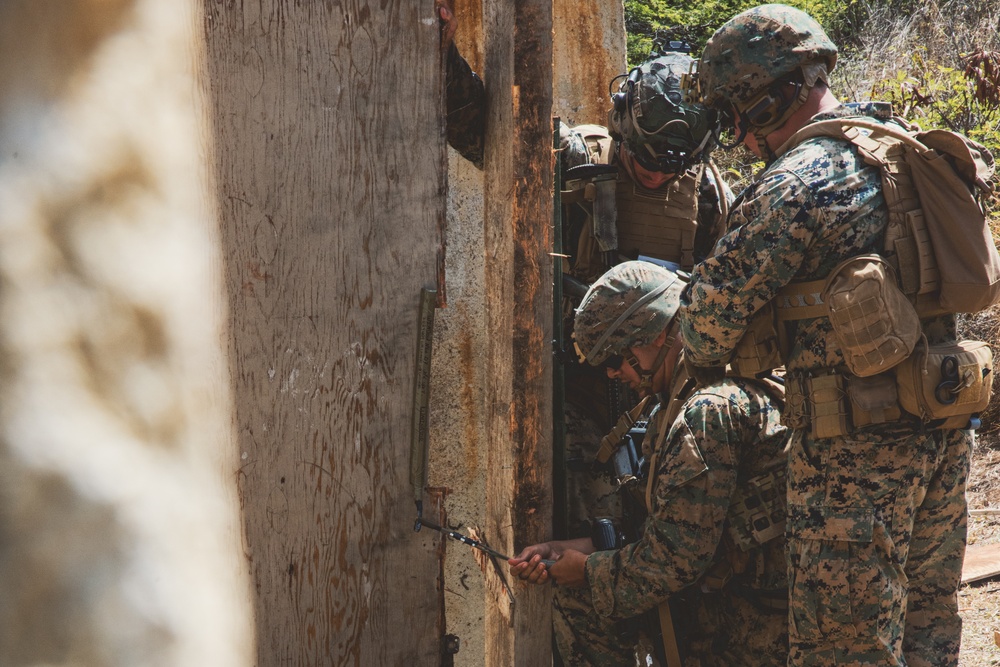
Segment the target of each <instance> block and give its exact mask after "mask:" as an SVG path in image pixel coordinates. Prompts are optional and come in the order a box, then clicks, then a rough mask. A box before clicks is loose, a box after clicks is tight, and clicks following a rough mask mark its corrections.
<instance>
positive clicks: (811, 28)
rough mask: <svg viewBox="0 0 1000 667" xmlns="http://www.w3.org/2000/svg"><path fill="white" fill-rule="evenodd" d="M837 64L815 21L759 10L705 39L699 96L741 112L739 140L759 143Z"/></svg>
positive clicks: (786, 10) (796, 13)
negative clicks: (746, 137) (747, 138)
mask: <svg viewBox="0 0 1000 667" xmlns="http://www.w3.org/2000/svg"><path fill="white" fill-rule="evenodd" d="M836 64H837V47H836V46H835V45H834V43H833V42H832V41H830V38H829V37H828V36H827V35H826V32H824V31H823V28H822V26H820V24H819V23H817V22H816V20H815V19H813V18H812V17H810V16H809V15H808V14H806V13H805V12H803V11H801V10H799V9H795V8H794V7H789V6H787V5H780V4H769V5H760V6H759V7H755V8H753V9H749V10H747V11H745V12H742V13H740V14H738V15H736V16H735V17H733V18H732V19H730V20H729V21H728V22H726V23H725V24H724V25H723V26H722V27H721V28H719V29H718V30H716V31H715V34H714V35H712V37H711V38H710V39H709V40H708V43H707V44H706V45H705V50H704V52H703V53H702V56H701V60H700V62H699V63H698V65H697V82H696V87H697V91H698V95H697V96H698V97H700V99H701V101H702V103H704V104H705V105H706V106H709V107H713V108H716V109H718V110H719V111H721V112H723V113H724V114H728V113H730V112H731V111H732V110H735V111H736V112H738V113H739V117H740V123H741V126H740V127H739V128H737V130H738V135H740V136H738V137H737V140H738V141H739V140H742V136H743V135H745V134H746V133H747V132H749V131H752V132H753V133H754V134H755V135H757V136H758V138H760V139H762V138H763V137H764V136H765V135H767V134H769V133H770V132H771V131H773V130H775V129H777V128H779V127H781V126H782V125H783V124H784V123H785V121H787V120H788V118H789V117H790V116H791V115H792V114H793V113H795V111H796V110H797V109H799V107H801V106H802V104H804V103H805V101H806V98H807V97H808V96H809V91H810V90H812V88H813V86H815V85H816V83H817V81H820V80H822V81H824V82H825V81H827V77H828V74H829V72H831V71H833V68H834V67H835V66H836ZM690 81H691V79H688V83H687V84H686V86H687V87H688V88H691V87H692V84H691V83H690ZM690 97H691V96H690V95H689V99H690ZM758 143H760V142H758Z"/></svg>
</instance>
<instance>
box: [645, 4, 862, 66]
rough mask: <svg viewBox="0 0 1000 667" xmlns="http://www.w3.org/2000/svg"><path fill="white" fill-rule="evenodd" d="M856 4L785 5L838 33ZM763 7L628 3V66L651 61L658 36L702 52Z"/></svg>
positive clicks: (694, 51) (749, 5) (753, 5)
mask: <svg viewBox="0 0 1000 667" xmlns="http://www.w3.org/2000/svg"><path fill="white" fill-rule="evenodd" d="M856 2H857V0H851V1H850V2H846V3H845V2H843V0H786V3H785V4H788V5H791V6H793V7H798V8H799V9H802V10H803V11H805V12H808V13H809V14H810V15H811V16H812V17H813V18H815V19H816V20H817V21H819V22H820V24H821V25H823V26H824V28H827V29H828V30H831V31H832V32H831V35H832V34H835V33H836V32H837V27H838V26H840V25H841V24H842V23H843V22H844V20H846V16H847V11H848V10H849V9H850V8H851V7H852V6H854V5H855V4H856ZM759 4H761V3H760V2H757V1H755V0H625V30H626V32H627V33H628V62H629V66H635V65H638V64H640V63H641V62H643V61H644V60H646V59H647V58H648V57H649V54H650V51H651V49H652V46H653V39H654V38H655V37H656V35H657V34H658V33H663V34H666V35H668V38H669V39H680V40H684V41H687V42H688V43H690V44H691V47H692V50H693V53H694V54H697V53H699V52H701V50H702V48H704V46H705V42H707V41H708V38H709V37H711V36H712V33H713V32H715V30H716V28H718V27H719V26H721V25H722V24H723V23H725V22H726V21H728V20H729V19H731V18H732V17H733V16H735V15H736V14H738V13H740V12H742V11H743V10H745V9H750V8H751V7H756V6H757V5H759Z"/></svg>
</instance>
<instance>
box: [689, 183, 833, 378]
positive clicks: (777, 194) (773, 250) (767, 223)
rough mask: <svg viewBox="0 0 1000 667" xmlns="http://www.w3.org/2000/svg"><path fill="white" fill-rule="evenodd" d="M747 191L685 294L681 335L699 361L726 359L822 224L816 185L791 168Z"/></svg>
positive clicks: (693, 358) (790, 273)
mask: <svg viewBox="0 0 1000 667" xmlns="http://www.w3.org/2000/svg"><path fill="white" fill-rule="evenodd" d="M747 195H748V196H745V197H744V198H743V199H741V200H738V202H737V207H736V208H735V209H734V210H733V212H732V213H731V217H730V231H729V232H728V233H727V234H726V235H725V236H723V237H722V238H721V239H720V240H719V243H718V245H717V246H716V248H715V254H714V255H713V256H711V257H709V258H707V259H706V260H705V261H704V262H702V263H701V264H698V265H697V266H695V268H694V271H693V272H692V275H691V283H690V284H689V285H688V286H687V288H685V290H684V292H683V294H681V309H680V311H679V315H680V331H681V336H682V337H683V339H684V349H685V354H687V355H688V358H689V359H690V360H691V361H692V362H693V363H694V364H695V365H697V366H713V365H718V364H720V363H725V362H726V361H728V360H729V357H730V355H731V354H732V351H733V349H734V348H735V347H736V344H737V343H738V342H739V340H740V338H741V337H742V336H743V332H744V331H745V330H746V328H747V326H748V325H749V323H750V321H751V320H752V319H753V316H754V315H755V314H756V313H757V312H758V311H759V310H760V309H761V308H763V307H764V306H765V305H766V304H767V303H768V302H769V301H770V300H771V299H772V298H774V295H775V294H776V293H777V292H778V290H780V289H781V288H782V287H783V286H785V285H786V284H787V283H789V282H790V281H791V280H792V278H793V277H794V276H795V274H796V273H797V272H798V270H799V267H800V266H801V265H802V262H803V260H804V258H805V252H806V249H807V248H808V247H809V245H810V243H811V242H812V239H813V236H814V233H815V229H816V228H817V226H818V225H819V224H820V217H821V214H822V212H821V210H820V209H818V208H817V204H816V202H815V199H814V196H813V193H812V191H811V189H810V188H809V187H807V186H806V185H805V184H804V183H803V182H802V181H801V180H800V179H799V178H798V177H797V176H795V175H794V174H792V173H789V172H786V171H777V172H774V173H772V174H769V175H766V176H765V177H764V179H763V180H762V181H761V182H760V183H759V184H758V185H757V186H756V187H755V188H754V190H753V192H748V193H747Z"/></svg>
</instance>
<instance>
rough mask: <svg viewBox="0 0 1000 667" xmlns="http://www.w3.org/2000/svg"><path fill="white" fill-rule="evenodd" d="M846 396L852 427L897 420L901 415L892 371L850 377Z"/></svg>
mask: <svg viewBox="0 0 1000 667" xmlns="http://www.w3.org/2000/svg"><path fill="white" fill-rule="evenodd" d="M847 397H848V398H849V399H850V402H851V424H852V425H853V426H854V428H861V427H862V426H869V425H871V424H884V423H886V422H894V421H899V419H900V417H902V416H903V413H902V410H900V408H899V393H898V392H897V391H896V378H895V377H893V374H892V373H883V374H881V375H873V376H871V377H867V378H861V377H852V378H850V379H849V380H848V382H847Z"/></svg>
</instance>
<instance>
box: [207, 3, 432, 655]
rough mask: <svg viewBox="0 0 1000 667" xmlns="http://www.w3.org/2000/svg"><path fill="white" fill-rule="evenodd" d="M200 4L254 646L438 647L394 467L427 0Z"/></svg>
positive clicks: (426, 581) (403, 439)
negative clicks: (221, 232)
mask: <svg viewBox="0 0 1000 667" xmlns="http://www.w3.org/2000/svg"><path fill="white" fill-rule="evenodd" d="M206 13H207V15H206V31H207V36H208V45H209V55H210V60H209V64H210V68H209V80H210V86H211V89H212V91H213V97H214V114H213V115H214V121H215V127H216V145H217V153H216V159H215V168H216V171H217V177H218V187H219V196H220V202H221V212H222V222H223V230H224V247H225V249H226V253H227V263H226V276H227V285H228V289H229V294H230V298H231V300H232V303H231V318H230V324H231V329H232V331H231V335H232V340H231V345H230V351H231V354H232V357H233V386H234V389H235V395H236V425H237V428H238V439H239V451H240V457H241V465H240V468H239V482H240V498H241V501H242V503H243V509H244V514H245V521H246V535H247V537H246V558H247V566H248V568H249V571H250V574H251V576H252V580H253V585H254V591H255V599H256V606H255V609H256V615H257V630H258V634H259V650H260V660H259V664H260V665H263V666H270V665H301V666H305V665H310V666H313V665H404V664H407V665H409V664H413V665H430V664H437V661H438V659H439V653H440V642H441V636H442V634H443V620H442V618H441V604H440V601H441V589H440V581H439V575H440V567H439V562H438V557H437V547H438V542H439V540H438V539H437V537H438V536H437V535H436V534H433V533H430V532H429V531H426V530H425V531H423V532H422V533H420V534H415V533H414V532H413V530H412V526H413V520H414V517H415V509H414V503H413V493H412V490H411V487H410V484H409V478H408V471H409V458H410V419H411V406H412V403H411V397H412V392H413V382H414V359H415V353H416V345H417V339H416V334H417V331H416V323H417V307H418V299H419V294H420V289H421V288H422V287H428V288H433V287H436V286H438V274H439V271H438V269H439V266H440V265H441V262H442V260H443V251H444V238H443V221H444V201H445V200H444V196H445V178H446V173H447V172H446V163H445V152H444V151H445V148H444V146H445V144H444V139H443V136H442V134H441V132H440V126H441V118H442V109H441V104H440V100H441V98H440V94H441V88H440V85H441V78H440V69H439V58H438V55H437V53H438V49H437V41H438V28H437V20H436V18H435V14H434V9H433V5H432V3H431V2H423V3H411V2H398V1H392V2H387V3H368V2H365V1H360V0H359V1H352V2H343V3H339V2H310V3H300V2H292V1H290V0H260V1H259V2H245V3H244V2H225V3H222V2H219V3H215V2H210V3H207V7H206Z"/></svg>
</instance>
